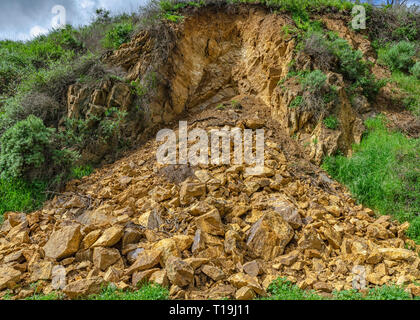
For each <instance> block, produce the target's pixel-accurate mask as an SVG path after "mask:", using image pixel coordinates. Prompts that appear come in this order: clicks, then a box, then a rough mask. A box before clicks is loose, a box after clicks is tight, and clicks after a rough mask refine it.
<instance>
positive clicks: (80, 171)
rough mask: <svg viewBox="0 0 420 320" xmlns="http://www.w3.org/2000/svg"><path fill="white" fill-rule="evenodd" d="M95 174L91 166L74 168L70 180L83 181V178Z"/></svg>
mask: <svg viewBox="0 0 420 320" xmlns="http://www.w3.org/2000/svg"><path fill="white" fill-rule="evenodd" d="M92 172H93V167H92V166H91V165H83V166H78V167H74V168H72V169H71V172H70V177H69V179H70V180H72V179H82V178H83V177H87V176H89V175H91V174H92Z"/></svg>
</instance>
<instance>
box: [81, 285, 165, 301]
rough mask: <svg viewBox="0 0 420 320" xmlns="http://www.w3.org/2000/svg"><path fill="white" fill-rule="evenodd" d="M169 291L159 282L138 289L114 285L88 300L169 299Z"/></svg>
mask: <svg viewBox="0 0 420 320" xmlns="http://www.w3.org/2000/svg"><path fill="white" fill-rule="evenodd" d="M168 299H169V291H168V289H166V288H163V287H161V286H159V285H157V284H154V283H153V284H150V283H147V284H144V285H142V286H141V287H140V289H139V290H137V291H122V290H119V289H116V288H115V287H113V286H108V287H107V288H105V289H103V291H102V292H101V293H100V294H96V295H92V296H89V297H88V298H87V300H168Z"/></svg>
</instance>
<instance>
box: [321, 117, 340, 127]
mask: <svg viewBox="0 0 420 320" xmlns="http://www.w3.org/2000/svg"><path fill="white" fill-rule="evenodd" d="M324 124H325V126H326V127H327V128H328V129H332V130H335V129H337V128H338V119H337V117H335V116H328V117H326V118H325V119H324Z"/></svg>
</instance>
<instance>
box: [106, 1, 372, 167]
mask: <svg viewBox="0 0 420 320" xmlns="http://www.w3.org/2000/svg"><path fill="white" fill-rule="evenodd" d="M319 19H320V20H322V21H323V22H324V25H325V26H326V27H327V28H328V29H330V30H332V31H335V32H337V33H338V34H339V36H340V37H342V38H344V39H346V40H348V42H349V43H350V44H351V45H352V46H353V47H354V48H355V49H359V50H361V51H362V52H363V53H364V55H365V58H366V59H367V60H370V61H372V62H374V56H373V53H372V49H371V46H370V43H369V41H368V40H367V39H366V38H365V37H364V36H363V35H362V34H356V33H354V32H352V31H350V30H349V29H348V28H347V26H346V23H347V22H346V21H344V20H343V18H342V17H341V18H340V17H319ZM340 19H341V20H340ZM291 24H293V22H292V21H291V19H290V17H289V16H287V15H279V14H272V13H269V12H267V11H266V10H264V9H261V8H253V7H251V8H250V7H241V8H236V9H235V10H233V11H232V12H227V11H226V10H220V9H216V8H215V9H206V10H198V11H195V12H193V13H189V14H187V15H186V17H185V19H184V21H183V22H182V23H181V24H178V25H168V26H167V27H168V28H170V29H171V32H172V33H173V35H174V39H173V41H174V46H173V47H172V48H171V49H170V50H169V52H168V59H167V60H166V61H165V62H164V63H163V64H159V63H157V64H156V63H155V62H156V56H154V55H152V54H151V53H152V52H153V48H154V47H155V44H156V41H159V38H156V36H154V37H152V36H150V35H149V34H148V33H147V32H143V33H141V34H139V35H138V36H137V37H136V38H135V39H133V41H132V42H131V43H128V44H125V45H123V46H122V47H121V48H120V50H118V51H116V52H115V53H113V55H111V56H110V57H109V58H108V61H109V62H111V63H113V64H115V65H118V66H121V67H123V68H124V69H125V70H126V71H127V72H128V74H127V79H129V80H130V81H135V80H138V79H140V81H144V79H145V78H147V75H148V74H150V72H156V73H157V78H158V79H160V82H159V84H158V86H157V88H156V89H155V94H154V95H153V97H152V99H151V100H150V101H149V103H148V106H147V112H146V113H147V115H148V119H149V124H150V125H153V124H159V123H169V122H171V121H173V120H174V119H176V118H177V117H179V115H181V114H182V113H183V112H186V111H189V110H193V109H195V108H202V109H204V108H206V107H208V106H214V105H217V104H219V103H221V102H225V101H229V100H230V99H232V98H233V97H235V96H238V95H241V96H253V97H255V98H258V99H260V100H261V101H263V102H264V103H265V104H266V105H267V106H269V107H270V109H271V111H272V117H273V119H276V120H277V121H278V122H279V124H280V126H281V127H283V128H285V129H286V130H288V132H289V134H290V135H294V136H296V138H297V139H298V140H299V141H300V142H301V145H306V146H308V149H307V152H308V154H309V155H310V158H311V159H312V160H313V161H314V162H316V163H320V162H321V160H322V157H323V156H324V155H331V154H333V153H335V152H337V151H338V150H340V151H341V152H343V153H345V154H348V153H349V152H351V145H352V144H353V143H358V142H360V138H361V135H362V133H363V131H364V126H363V121H362V118H363V113H366V112H369V111H370V105H369V103H368V102H367V101H366V99H365V98H364V97H362V96H360V97H358V98H360V99H359V100H357V99H356V102H353V104H352V103H351V102H350V100H349V98H348V96H347V94H346V91H345V87H346V85H345V83H344V81H343V79H342V76H341V75H340V74H336V73H333V72H329V73H328V74H327V77H328V80H327V82H328V84H329V85H334V86H335V87H336V88H337V90H338V97H339V100H338V103H336V104H332V105H330V106H329V107H327V109H326V112H324V113H323V114H322V115H321V117H318V116H317V117H315V112H313V111H312V112H311V111H300V110H296V109H293V108H291V107H290V104H291V102H292V101H293V99H294V98H295V97H296V96H297V95H299V94H300V93H301V91H302V90H301V88H300V86H299V85H297V84H296V83H292V82H286V83H285V85H284V86H286V88H284V86H279V85H278V83H279V81H280V80H281V79H284V78H285V77H286V75H287V74H288V72H289V68H290V64H291V62H292V60H293V61H295V60H296V61H297V63H299V64H300V66H301V67H302V69H303V70H311V69H312V68H313V64H312V61H311V59H310V57H308V56H304V55H296V52H295V50H294V49H295V46H296V39H295V38H294V37H292V36H290V35H287V34H286V33H285V32H284V31H282V30H283V27H285V26H287V25H291ZM154 63H155V64H154ZM153 64H154V65H153ZM152 66H154V69H153V70H152ZM329 114H334V115H335V116H336V117H337V118H338V119H339V122H340V124H341V125H340V127H339V128H337V129H336V130H330V129H327V128H326V127H325V126H324V125H323V123H322V120H323V118H324V117H326V116H328V115H329ZM313 141H317V143H312V142H313Z"/></svg>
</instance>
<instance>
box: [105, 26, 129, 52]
mask: <svg viewBox="0 0 420 320" xmlns="http://www.w3.org/2000/svg"><path fill="white" fill-rule="evenodd" d="M132 32H133V24H132V23H131V22H122V23H118V24H116V25H114V26H113V27H112V28H111V29H110V30H108V31H107V32H106V34H105V37H104V39H103V45H104V47H105V48H108V49H118V48H119V47H120V46H121V45H122V44H123V43H126V42H128V41H130V38H131V33H132Z"/></svg>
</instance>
